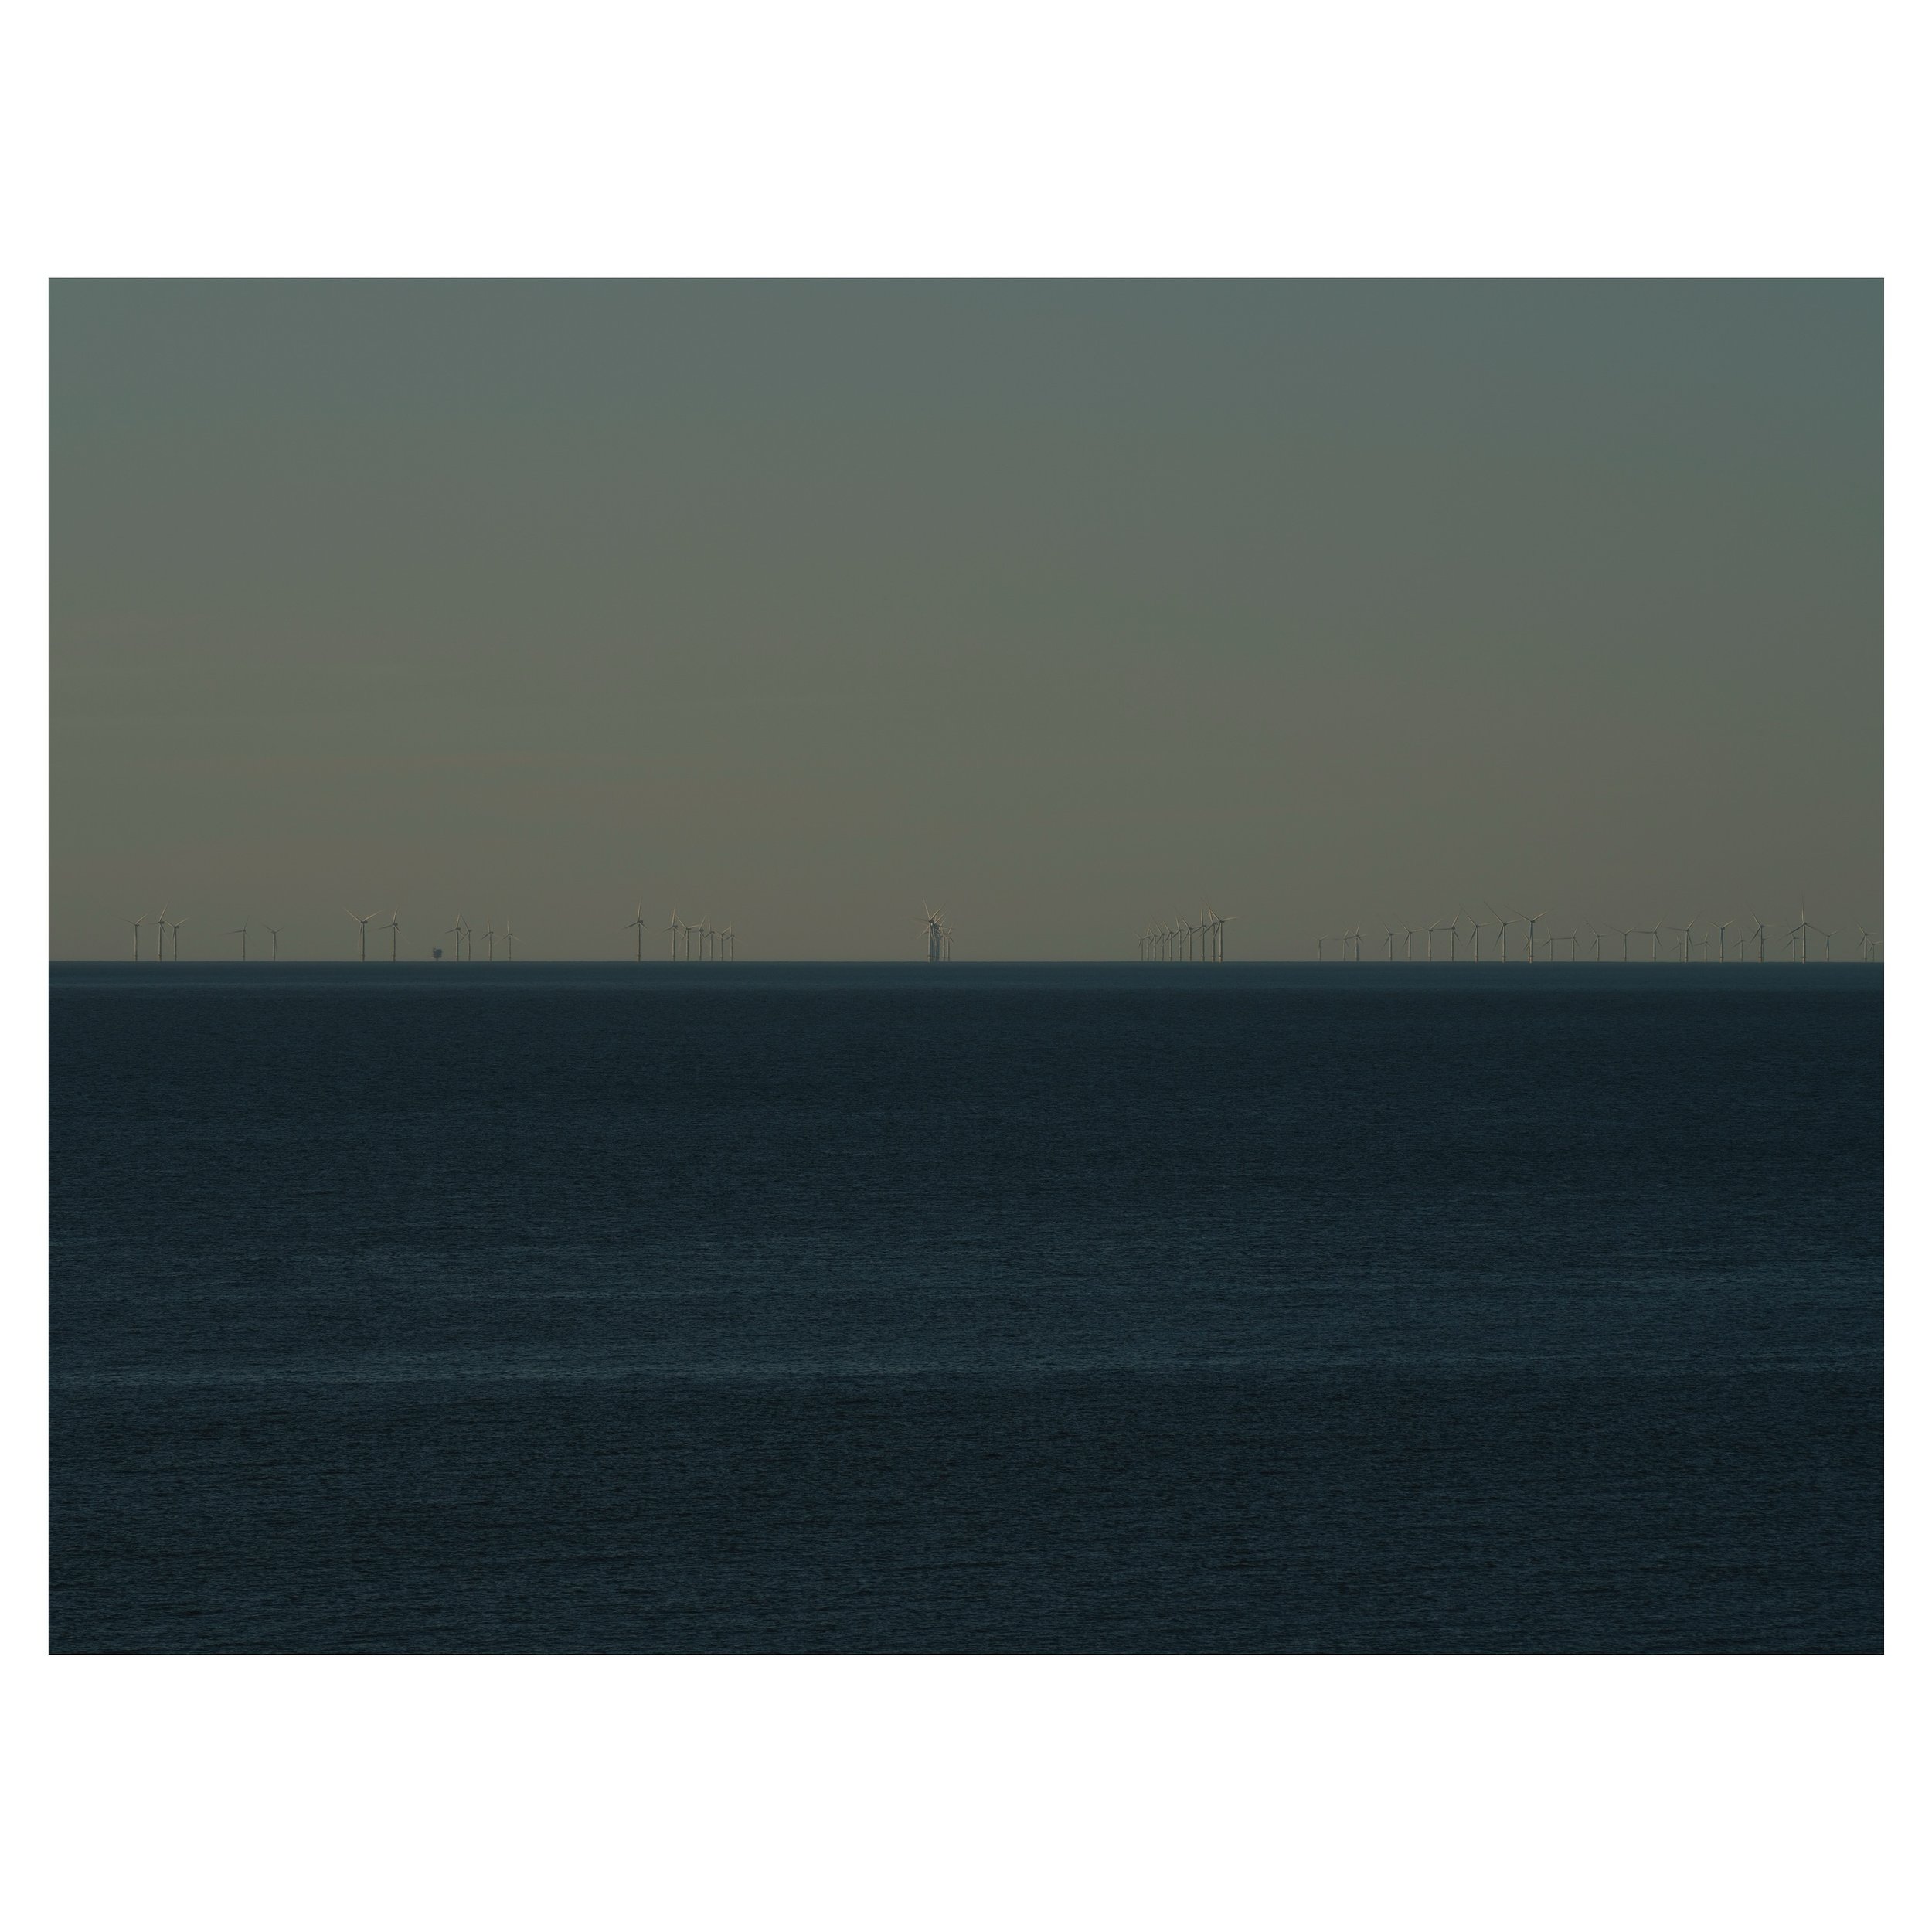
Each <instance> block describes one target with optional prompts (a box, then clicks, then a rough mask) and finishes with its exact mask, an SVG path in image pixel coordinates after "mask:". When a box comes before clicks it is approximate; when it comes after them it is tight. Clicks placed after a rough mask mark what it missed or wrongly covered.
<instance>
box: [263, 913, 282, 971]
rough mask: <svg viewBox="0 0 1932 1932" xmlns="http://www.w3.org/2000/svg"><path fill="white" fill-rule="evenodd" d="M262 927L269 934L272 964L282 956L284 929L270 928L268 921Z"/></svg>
mask: <svg viewBox="0 0 1932 1932" xmlns="http://www.w3.org/2000/svg"><path fill="white" fill-rule="evenodd" d="M262 925H263V929H264V930H265V931H266V932H267V934H268V957H269V958H270V961H271V962H272V961H276V960H279V959H280V958H281V956H282V929H281V927H279V926H270V924H269V923H268V922H267V920H264V921H263V922H262Z"/></svg>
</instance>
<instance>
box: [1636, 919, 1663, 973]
mask: <svg viewBox="0 0 1932 1932" xmlns="http://www.w3.org/2000/svg"><path fill="white" fill-rule="evenodd" d="M1662 930H1664V929H1663V927H1662V926H1661V925H1658V926H1633V927H1631V931H1632V932H1634V934H1636V935H1637V937H1638V938H1639V939H1648V940H1649V941H1650V963H1651V965H1653V966H1655V964H1657V935H1658V934H1659V933H1660V932H1662Z"/></svg>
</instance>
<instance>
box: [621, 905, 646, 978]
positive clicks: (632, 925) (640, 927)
mask: <svg viewBox="0 0 1932 1932" xmlns="http://www.w3.org/2000/svg"><path fill="white" fill-rule="evenodd" d="M624 930H625V931H626V932H627V933H628V932H632V931H634V932H635V933H636V934H637V936H638V964H639V965H640V966H641V965H642V964H644V901H643V900H641V899H640V900H638V916H637V917H636V918H635V919H633V920H629V921H628V922H627V923H626V924H625V926H624Z"/></svg>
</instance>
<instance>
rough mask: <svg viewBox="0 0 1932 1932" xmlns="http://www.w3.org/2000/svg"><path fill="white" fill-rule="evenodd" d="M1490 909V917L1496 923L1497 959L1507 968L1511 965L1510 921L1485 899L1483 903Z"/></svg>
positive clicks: (1493, 904) (1490, 901)
mask: <svg viewBox="0 0 1932 1932" xmlns="http://www.w3.org/2000/svg"><path fill="white" fill-rule="evenodd" d="M1482 903H1484V904H1485V906H1488V908H1489V917H1491V918H1492V919H1493V920H1495V922H1496V957H1497V959H1498V961H1500V962H1501V964H1503V965H1505V966H1507V965H1508V964H1509V920H1507V919H1505V917H1503V916H1502V913H1499V912H1498V911H1497V910H1496V908H1495V903H1493V902H1492V900H1487V899H1485V900H1484V901H1483V902H1482Z"/></svg>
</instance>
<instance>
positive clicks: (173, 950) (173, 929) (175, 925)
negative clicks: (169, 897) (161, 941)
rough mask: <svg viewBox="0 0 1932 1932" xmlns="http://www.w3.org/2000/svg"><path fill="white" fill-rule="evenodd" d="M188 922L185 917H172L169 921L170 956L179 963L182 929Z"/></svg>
mask: <svg viewBox="0 0 1932 1932" xmlns="http://www.w3.org/2000/svg"><path fill="white" fill-rule="evenodd" d="M187 923H188V922H187V920H185V919H171V920H168V957H169V958H170V959H172V960H174V961H176V962H177V963H179V961H180V958H181V929H182V927H184V926H185V925H186V924H187Z"/></svg>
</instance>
